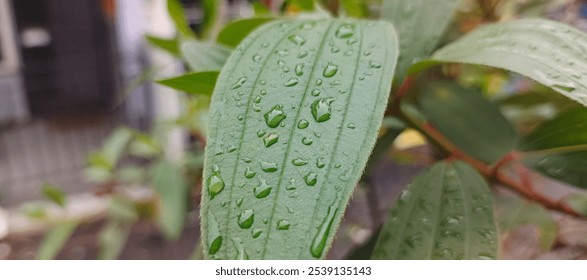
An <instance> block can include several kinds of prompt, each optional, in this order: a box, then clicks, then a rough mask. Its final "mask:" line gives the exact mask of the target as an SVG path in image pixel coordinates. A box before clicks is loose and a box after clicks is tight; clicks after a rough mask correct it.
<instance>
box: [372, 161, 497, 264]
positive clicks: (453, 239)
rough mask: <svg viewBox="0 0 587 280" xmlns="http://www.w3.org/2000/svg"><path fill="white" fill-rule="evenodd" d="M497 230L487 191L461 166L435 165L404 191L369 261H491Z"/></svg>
mask: <svg viewBox="0 0 587 280" xmlns="http://www.w3.org/2000/svg"><path fill="white" fill-rule="evenodd" d="M497 248H498V240H497V229H496V226H495V222H494V218H493V206H492V199H491V193H490V191H489V186H488V185H487V183H486V182H485V180H484V179H483V177H481V175H479V173H477V171H475V169H473V168H472V167H471V166H469V165H467V164H466V163H463V162H455V163H447V162H440V163H437V164H435V165H434V166H432V167H431V168H430V169H428V170H427V171H425V172H423V173H421V174H420V175H418V176H417V177H416V178H414V180H413V181H412V183H411V184H409V185H408V187H407V188H406V190H404V191H403V192H402V193H401V194H400V197H399V199H398V200H397V201H396V205H395V206H394V207H393V208H392V209H391V210H390V212H389V217H388V220H387V222H386V223H385V225H384V226H383V229H382V230H381V233H380V235H379V240H378V242H377V245H376V246H375V250H374V252H373V256H372V258H373V259H391V260H393V259H415V260H422V259H495V258H496V256H497Z"/></svg>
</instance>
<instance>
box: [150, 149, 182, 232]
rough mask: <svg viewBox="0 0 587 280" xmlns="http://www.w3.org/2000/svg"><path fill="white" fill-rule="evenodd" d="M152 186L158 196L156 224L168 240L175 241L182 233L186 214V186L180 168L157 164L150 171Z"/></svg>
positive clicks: (162, 163) (168, 163)
mask: <svg viewBox="0 0 587 280" xmlns="http://www.w3.org/2000/svg"><path fill="white" fill-rule="evenodd" d="M152 176H153V180H152V184H153V188H154V189H155V191H156V192H157V193H158V194H159V216H158V222H159V224H160V225H161V228H162V229H163V232H164V233H165V235H166V236H167V238H169V239H177V238H179V236H180V235H181V232H182V231H183V225H184V222H185V218H186V213H187V210H188V209H187V207H188V205H187V202H188V185H187V184H186V182H185V179H184V177H183V176H184V175H183V172H182V170H181V169H180V167H178V166H176V165H175V164H172V163H170V162H165V161H162V162H159V163H157V164H156V165H155V166H154V168H153V170H152Z"/></svg>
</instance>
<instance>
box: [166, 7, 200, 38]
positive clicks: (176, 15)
mask: <svg viewBox="0 0 587 280" xmlns="http://www.w3.org/2000/svg"><path fill="white" fill-rule="evenodd" d="M167 12H168V13H169V16H170V17H171V20H172V21H173V23H174V24H175V28H176V29H177V31H178V32H179V34H180V35H181V36H183V37H185V38H195V37H196V35H195V34H194V32H193V31H192V29H191V28H190V26H189V24H188V21H187V19H186V17H185V10H184V9H183V6H182V5H181V2H180V1H179V0H167Z"/></svg>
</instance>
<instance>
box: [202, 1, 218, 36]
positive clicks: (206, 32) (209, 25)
mask: <svg viewBox="0 0 587 280" xmlns="http://www.w3.org/2000/svg"><path fill="white" fill-rule="evenodd" d="M221 5H222V1H221V0H203V1H202V10H203V11H204V19H203V20H202V23H201V30H202V38H209V37H210V36H211V35H212V33H213V31H214V29H215V27H216V24H217V23H218V19H219V16H218V13H219V11H220V9H221Z"/></svg>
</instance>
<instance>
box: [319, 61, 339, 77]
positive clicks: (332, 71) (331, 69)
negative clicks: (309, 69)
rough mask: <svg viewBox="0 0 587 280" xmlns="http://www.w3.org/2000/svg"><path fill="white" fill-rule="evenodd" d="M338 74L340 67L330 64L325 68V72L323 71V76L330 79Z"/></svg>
mask: <svg viewBox="0 0 587 280" xmlns="http://www.w3.org/2000/svg"><path fill="white" fill-rule="evenodd" d="M336 72H338V66H336V65H334V64H330V63H328V65H326V67H324V70H323V71H322V75H323V76H324V77H326V78H330V77H333V76H334V75H336Z"/></svg>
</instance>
